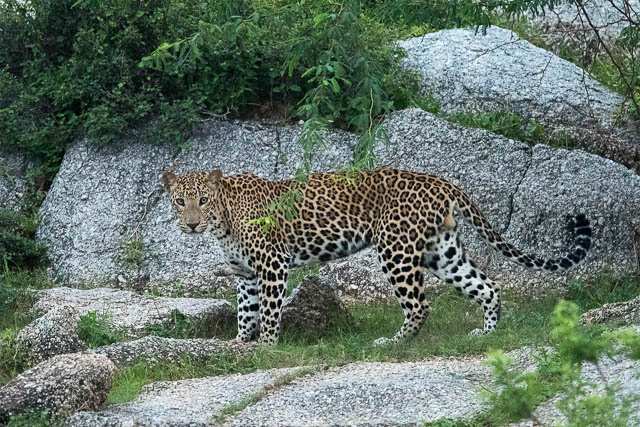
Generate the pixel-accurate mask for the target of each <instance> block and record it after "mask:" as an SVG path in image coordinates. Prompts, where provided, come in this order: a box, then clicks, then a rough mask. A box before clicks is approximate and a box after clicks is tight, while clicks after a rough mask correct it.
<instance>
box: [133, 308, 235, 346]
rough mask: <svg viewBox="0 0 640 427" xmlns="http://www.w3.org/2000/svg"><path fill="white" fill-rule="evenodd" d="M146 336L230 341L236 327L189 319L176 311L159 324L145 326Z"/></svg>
mask: <svg viewBox="0 0 640 427" xmlns="http://www.w3.org/2000/svg"><path fill="white" fill-rule="evenodd" d="M146 333H147V335H155V336H157V337H163V338H178V339H186V338H211V337H214V336H215V337H217V338H221V339H232V338H233V337H235V334H236V325H235V324H233V323H231V324H224V325H219V324H213V323H211V322H207V320H206V319H190V318H188V317H187V316H185V315H184V314H182V313H181V312H180V311H178V310H177V309H174V310H172V311H171V316H170V318H169V319H168V320H167V321H165V322H163V323H160V324H155V325H147V327H146Z"/></svg>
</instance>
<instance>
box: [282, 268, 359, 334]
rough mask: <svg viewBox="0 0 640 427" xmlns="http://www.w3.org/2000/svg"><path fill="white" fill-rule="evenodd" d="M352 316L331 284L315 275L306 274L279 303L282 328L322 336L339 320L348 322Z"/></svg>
mask: <svg viewBox="0 0 640 427" xmlns="http://www.w3.org/2000/svg"><path fill="white" fill-rule="evenodd" d="M350 317H351V316H350V313H349V311H348V310H347V307H346V305H345V303H344V301H343V300H341V299H340V298H339V297H338V295H337V294H336V291H335V290H334V289H333V287H332V286H331V284H330V283H326V282H323V281H322V280H321V279H320V278H318V277H317V276H314V275H309V276H306V277H305V278H304V279H302V282H301V283H300V284H299V285H298V287H296V288H295V289H294V290H293V292H291V295H289V296H288V297H287V298H286V299H285V300H284V303H283V305H282V315H281V319H282V328H283V330H284V331H288V330H289V331H292V332H294V333H296V332H297V333H303V334H305V335H310V336H315V337H318V336H322V335H324V334H326V333H327V331H329V330H331V329H332V327H333V326H334V325H335V322H336V321H337V320H339V319H344V320H346V321H349V320H350V319H349V318H350Z"/></svg>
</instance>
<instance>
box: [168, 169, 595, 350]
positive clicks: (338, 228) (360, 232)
mask: <svg viewBox="0 0 640 427" xmlns="http://www.w3.org/2000/svg"><path fill="white" fill-rule="evenodd" d="M162 181H163V184H164V186H165V188H166V189H167V191H168V192H169V194H170V196H171V202H172V206H173V208H174V210H175V211H176V214H177V215H178V217H179V219H180V229H181V230H182V231H184V232H185V233H190V234H191V233H202V232H204V231H207V230H208V231H211V232H213V234H214V235H215V237H216V238H217V239H218V241H219V242H220V245H221V247H222V249H223V251H224V254H225V257H226V259H227V262H228V263H229V266H230V267H231V270H232V271H233V273H234V274H235V275H236V276H237V277H238V293H237V298H238V335H237V339H239V340H242V341H249V340H251V339H253V338H255V337H257V336H259V339H260V341H262V342H265V343H269V344H270V343H274V342H276V341H277V339H278V336H279V334H280V309H281V307H282V301H283V298H284V296H285V289H286V281H287V273H288V271H289V269H290V268H292V267H297V266H300V265H303V264H309V263H316V262H326V261H330V260H333V259H337V258H342V257H345V256H347V255H350V254H353V253H355V252H358V251H360V250H362V249H364V248H366V247H368V246H371V245H373V246H375V248H376V251H377V254H378V259H379V261H380V264H381V266H382V271H383V272H384V273H385V274H386V275H387V277H388V280H389V282H390V283H391V285H392V286H393V288H394V292H395V295H396V297H397V298H398V301H399V302H400V306H401V307H402V309H403V311H404V323H403V325H402V327H401V329H400V331H398V333H396V335H395V336H394V337H393V340H399V339H403V338H408V337H412V336H414V335H415V334H416V333H418V331H419V330H420V328H421V326H422V325H423V324H424V322H425V320H426V319H427V316H428V315H429V312H430V310H431V309H430V307H429V303H428V302H427V300H426V298H425V292H424V284H423V281H424V271H425V269H428V270H429V271H431V272H432V273H433V274H435V275H436V276H437V277H438V278H440V279H442V280H443V281H445V282H447V283H449V284H451V285H453V286H454V287H455V288H457V289H459V290H461V291H462V292H464V293H465V294H466V295H468V296H469V298H471V299H473V300H475V301H476V302H478V303H479V304H480V305H481V306H482V308H483V310H484V329H482V330H476V331H473V332H472V333H474V334H485V333H489V332H491V331H493V330H494V329H495V328H496V325H497V322H498V320H499V318H500V289H499V287H498V285H497V284H496V283H495V282H494V281H493V280H491V279H490V278H488V277H487V275H486V274H485V273H484V272H482V271H481V270H480V269H479V268H478V267H477V266H476V265H475V264H474V263H473V261H471V260H470V259H469V258H468V257H467V256H466V254H465V252H464V249H463V247H462V244H461V242H460V238H459V235H458V232H457V224H456V219H455V216H454V214H455V213H461V214H462V216H464V217H465V218H466V219H467V220H468V221H469V223H471V224H472V225H473V226H474V227H475V228H476V230H477V231H478V232H479V233H480V235H481V236H482V237H483V238H484V240H486V241H487V243H488V244H489V245H490V246H491V247H493V248H494V249H496V250H497V251H499V252H501V253H502V254H503V255H504V256H505V257H507V258H509V259H510V260H512V261H514V262H516V263H518V264H520V265H523V266H525V267H527V268H529V269H532V270H548V271H562V270H566V269H568V268H570V267H572V266H574V265H576V264H578V263H580V262H581V261H582V260H583V259H584V258H585V256H586V255H587V252H588V251H589V248H590V247H591V226H590V224H589V221H588V220H587V219H586V217H585V216H584V215H577V216H576V217H574V218H573V219H572V222H571V225H572V226H573V229H574V230H575V246H574V248H573V249H572V250H571V251H570V252H569V253H568V254H567V255H566V256H564V257H561V258H557V259H548V260H545V259H541V258H538V257H537V256H535V255H525V254H523V253H522V252H520V251H519V250H518V249H517V248H515V247H514V246H513V245H511V244H509V243H507V242H506V241H505V240H504V239H503V238H502V237H501V236H500V235H499V234H498V233H497V232H496V231H495V230H494V229H493V228H491V225H489V222H488V221H487V219H486V218H485V217H484V215H483V214H482V213H481V212H480V210H479V209H478V208H477V207H476V206H475V205H474V204H473V202H472V201H471V199H470V198H469V197H468V196H467V195H466V194H465V193H463V192H462V190H460V189H459V188H457V187H456V186H454V185H453V184H451V183H450V182H448V181H446V180H444V179H441V178H438V177H435V176H431V175H427V174H423V173H416V172H407V171H400V170H374V171H367V172H364V173H362V174H360V175H357V176H356V177H355V178H354V177H352V176H347V175H345V174H340V173H318V174H313V175H310V176H309V180H308V181H307V182H306V183H305V185H304V186H303V187H302V189H301V190H300V191H301V193H302V198H301V200H300V201H299V202H297V206H296V208H297V212H298V215H297V216H296V217H295V218H294V219H292V220H290V221H288V220H287V219H286V218H284V217H283V216H282V215H281V214H279V213H277V215H279V217H278V222H279V227H278V228H273V229H271V230H270V231H269V232H268V233H265V232H263V231H262V230H261V228H260V226H259V225H256V224H252V223H250V220H251V219H255V218H259V217H262V216H264V215H266V212H267V206H268V205H269V204H270V203H271V202H273V201H274V200H277V199H278V198H279V197H280V196H281V195H282V194H284V193H286V192H287V191H288V190H289V189H290V188H291V185H292V183H293V181H291V180H285V181H275V182H274V181H268V180H266V179H263V178H259V177H257V176H255V175H252V174H241V175H234V176H230V177H223V176H222V173H221V171H215V172H211V173H192V174H188V175H185V176H182V177H177V176H175V175H174V174H173V173H171V172H167V173H165V174H164V175H163V177H162Z"/></svg>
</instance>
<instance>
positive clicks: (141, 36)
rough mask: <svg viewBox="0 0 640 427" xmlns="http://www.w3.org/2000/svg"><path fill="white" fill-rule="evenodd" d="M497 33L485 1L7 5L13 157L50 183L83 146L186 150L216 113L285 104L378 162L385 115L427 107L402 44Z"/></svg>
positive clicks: (5, 119)
mask: <svg viewBox="0 0 640 427" xmlns="http://www.w3.org/2000/svg"><path fill="white" fill-rule="evenodd" d="M392 3H394V4H392ZM396 3H397V4H396ZM487 23H488V15H487V14H486V13H485V12H484V11H483V9H482V8H480V7H479V6H478V5H477V4H476V2H474V1H472V0H456V1H453V2H450V1H437V2H417V1H415V0H414V1H406V0H403V1H400V2H381V1H364V0H345V1H344V2H338V3H336V2H330V1H329V0H299V1H296V2H290V1H285V0H256V1H248V0H238V1H234V2H227V1H222V0H204V1H202V2H188V1H183V0H150V1H147V2H138V1H133V0H105V1H98V0H61V1H56V2H50V1H47V0H26V1H23V0H6V1H3V2H2V3H0V28H2V32H0V135H1V136H0V147H5V148H21V149H24V150H26V151H27V152H28V153H30V154H32V155H33V156H35V157H38V158H40V159H41V160H42V161H43V163H42V167H41V169H40V170H39V171H38V172H39V174H40V176H41V177H44V179H45V181H47V180H50V179H52V177H53V175H54V174H55V172H56V170H57V168H58V166H59V163H60V161H61V158H62V155H63V154H64V150H65V147H66V146H67V144H68V143H69V142H70V141H71V140H72V139H74V138H76V137H79V136H88V137H89V138H90V139H91V140H92V141H96V142H103V143H108V142H110V141H113V140H114V139H115V138H119V137H120V136H121V135H122V134H125V133H129V134H134V135H136V136H137V137H139V138H142V139H144V140H148V141H151V142H154V141H163V140H172V141H174V142H178V143H180V142H182V141H184V138H185V137H186V136H188V133H189V129H190V126H191V125H192V124H193V123H194V122H197V121H198V120H200V118H201V117H203V116H206V114H207V113H214V114H226V113H230V114H233V115H236V116H239V115H242V114H244V113H247V112H250V111H254V110H256V109H259V108H260V107H261V106H263V105H277V106H279V107H282V108H279V110H280V111H284V112H285V117H284V118H285V119H299V118H302V119H305V120H306V119H313V122H314V123H316V124H320V125H319V126H317V127H318V128H320V127H324V126H338V127H341V128H348V129H351V130H354V131H357V132H360V133H361V134H363V135H365V136H366V138H365V139H364V140H363V143H362V144H361V147H360V148H361V149H360V150H359V153H360V156H361V157H367V156H368V155H370V154H371V152H372V151H371V144H372V140H373V139H375V138H376V132H375V125H376V124H377V122H378V120H379V118H380V117H381V115H384V114H385V113H388V112H389V111H392V110H394V109H399V108H405V107H407V106H409V105H415V104H416V103H418V102H419V101H417V100H416V99H415V94H416V93H417V90H415V89H416V87H417V86H416V80H415V77H414V76H412V75H411V74H410V73H407V72H406V71H404V70H403V69H402V68H401V67H400V65H399V62H400V59H401V57H402V52H401V50H400V49H398V48H396V47H394V44H393V40H394V39H395V38H397V37H398V35H399V34H400V33H402V32H403V31H405V30H406V29H407V28H411V31H414V32H415V31H418V32H419V31H420V30H419V29H420V28H422V29H423V30H424V31H427V30H428V29H431V28H435V29H437V28H444V27H451V26H455V25H473V24H487ZM416 28H418V30H416ZM377 136H378V137H379V136H381V134H379V133H378V134H377ZM316 141H317V140H316ZM305 148H306V147H305ZM307 151H308V150H307Z"/></svg>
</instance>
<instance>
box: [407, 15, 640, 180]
mask: <svg viewBox="0 0 640 427" xmlns="http://www.w3.org/2000/svg"><path fill="white" fill-rule="evenodd" d="M399 45H400V46H401V47H403V48H404V49H406V51H407V58H406V59H405V64H406V66H407V67H409V68H411V69H413V70H414V71H416V72H417V73H418V75H419V76H420V79H421V86H422V89H423V91H424V92H425V93H429V94H431V95H432V96H434V97H435V98H436V99H437V100H438V101H439V102H440V106H441V111H442V112H444V113H448V114H453V113H460V112H484V111H507V112H512V113H516V114H518V116H520V117H521V118H522V119H523V120H525V121H529V120H537V121H538V122H540V123H542V124H543V125H544V126H545V129H546V130H547V131H548V132H549V133H555V134H556V135H559V133H558V132H564V133H567V134H568V135H570V136H571V138H572V140H573V143H574V144H576V145H578V146H579V147H581V148H584V149H586V150H588V151H590V152H593V153H596V154H600V155H602V156H605V157H608V158H610V159H612V160H614V161H616V162H618V163H621V164H624V165H625V166H627V167H630V168H632V169H634V170H636V171H637V172H640V142H639V139H638V136H637V134H636V133H634V132H632V131H630V130H629V129H626V128H624V129H623V128H619V127H616V126H615V125H616V121H617V120H618V119H619V118H620V114H619V113H620V108H621V106H622V105H623V103H624V99H623V97H622V96H621V95H618V94H616V93H614V92H612V91H610V90H609V89H607V88H606V87H604V86H603V85H601V84H600V83H598V82H596V81H595V80H594V79H592V78H591V77H590V76H589V75H588V74H586V73H585V71H584V70H583V69H581V68H579V67H578V66H576V65H575V64H573V63H571V62H569V61H566V60H564V59H561V58H559V57H557V56H556V55H555V54H553V53H551V52H549V51H546V50H544V49H541V48H538V47H536V46H534V45H533V44H531V43H529V42H528V41H526V40H522V39H520V38H519V37H518V35H517V34H515V33H513V32H511V31H509V30H506V29H503V28H499V27H490V28H487V30H486V34H483V32H482V31H476V30H475V29H473V28H469V29H453V30H443V31H438V32H435V33H431V34H426V35H424V36H422V37H416V38H412V39H408V40H405V41H400V42H399Z"/></svg>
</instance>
